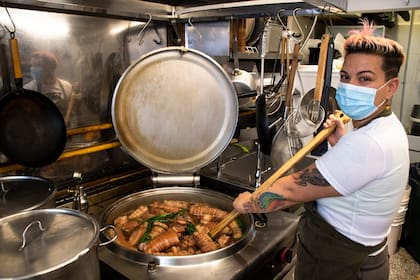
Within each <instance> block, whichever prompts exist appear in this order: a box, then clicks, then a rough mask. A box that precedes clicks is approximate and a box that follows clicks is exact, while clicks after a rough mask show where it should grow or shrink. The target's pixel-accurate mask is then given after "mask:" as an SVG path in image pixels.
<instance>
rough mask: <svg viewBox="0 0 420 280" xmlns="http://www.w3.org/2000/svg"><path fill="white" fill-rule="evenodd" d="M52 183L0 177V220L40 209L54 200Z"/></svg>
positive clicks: (34, 179) (42, 179) (25, 177)
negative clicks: (25, 211) (22, 212)
mask: <svg viewBox="0 0 420 280" xmlns="http://www.w3.org/2000/svg"><path fill="white" fill-rule="evenodd" d="M55 193H56V187H55V185H54V184H53V182H52V181H49V180H47V179H44V178H40V177H31V176H6V177H0V194H1V200H0V218H1V217H6V216H9V215H12V214H15V213H18V212H20V211H24V210H33V209H37V208H41V207H42V206H44V205H46V204H48V202H50V201H51V200H53V199H54V195H55Z"/></svg>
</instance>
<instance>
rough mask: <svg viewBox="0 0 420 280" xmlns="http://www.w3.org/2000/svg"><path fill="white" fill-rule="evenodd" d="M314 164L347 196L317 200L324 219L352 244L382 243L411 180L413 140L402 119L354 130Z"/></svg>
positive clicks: (388, 119) (383, 120)
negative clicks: (411, 148)
mask: <svg viewBox="0 0 420 280" xmlns="http://www.w3.org/2000/svg"><path fill="white" fill-rule="evenodd" d="M315 164H316V166H317V168H318V170H319V171H320V172H321V174H322V175H323V176H324V178H325V179H326V180H327V181H328V182H329V183H330V185H331V186H333V187H334V188H335V189H336V190H337V191H338V192H339V193H340V194H341V195H342V196H339V197H331V198H323V199H318V200H317V204H318V212H319V213H320V215H321V216H322V217H324V219H325V220H327V221H328V222H329V223H330V224H331V225H332V226H333V227H334V228H335V229H336V230H337V231H339V232H340V233H342V234H344V235H345V236H347V237H348V238H350V239H352V240H353V241H356V242H358V243H361V244H364V245H376V244H378V243H380V242H381V241H382V240H383V239H384V238H385V237H386V236H387V234H388V231H389V228H390V225H391V223H392V221H393V219H394V216H395V214H396V211H397V210H398V209H399V205H400V203H401V199H402V195H403V193H404V188H405V187H406V185H407V182H408V173H409V164H410V162H409V152H408V140H407V135H406V132H405V130H404V128H403V126H402V125H401V123H400V121H399V120H398V118H397V117H396V116H395V115H394V114H391V115H390V116H388V117H382V118H377V119H374V120H373V121H372V122H371V123H369V124H368V125H366V126H364V127H361V128H359V129H355V130H353V131H351V132H349V133H348V134H346V135H345V136H343V137H342V138H341V139H340V141H339V142H338V143H337V144H336V145H335V146H334V147H333V148H331V149H330V150H328V152H326V153H325V154H324V155H323V156H321V157H320V158H319V159H318V160H317V161H316V162H315Z"/></svg>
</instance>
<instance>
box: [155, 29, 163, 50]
mask: <svg viewBox="0 0 420 280" xmlns="http://www.w3.org/2000/svg"><path fill="white" fill-rule="evenodd" d="M154 29H155V33H156V35H157V36H158V40H156V39H153V42H155V44H156V45H161V44H162V43H163V40H162V37H161V36H160V33H159V30H158V28H157V26H156V25H155V26H154Z"/></svg>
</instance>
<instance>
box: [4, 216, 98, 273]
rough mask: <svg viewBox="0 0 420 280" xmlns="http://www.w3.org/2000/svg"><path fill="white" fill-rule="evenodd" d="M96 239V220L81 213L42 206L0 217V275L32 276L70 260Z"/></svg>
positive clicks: (61, 265) (66, 263) (93, 243)
mask: <svg viewBox="0 0 420 280" xmlns="http://www.w3.org/2000/svg"><path fill="white" fill-rule="evenodd" d="M98 238H99V226H98V223H97V222H96V221H95V220H94V219H93V218H91V217H90V216H88V215H87V214H84V213H82V212H78V211H74V210H67V209H42V210H31V211H25V212H20V213H17V214H14V215H10V216H8V217H5V218H2V219H0V243H1V244H2V245H1V247H0V263H1V265H0V278H9V279H11V278H14V279H15V278H20V279H23V278H27V279H29V278H32V277H36V276H39V275H44V274H47V273H49V272H51V271H56V270H59V269H60V268H62V267H64V266H66V265H68V264H70V263H73V262H75V261H77V260H78V258H80V257H81V256H83V255H85V254H87V252H89V250H90V249H91V248H92V246H95V243H96V242H97V240H98Z"/></svg>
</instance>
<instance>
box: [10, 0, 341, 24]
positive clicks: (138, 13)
mask: <svg viewBox="0 0 420 280" xmlns="http://www.w3.org/2000/svg"><path fill="white" fill-rule="evenodd" d="M344 1H346V0H344ZM184 2H185V3H186V2H187V1H184ZM189 2H193V4H191V5H173V4H171V3H180V2H179V1H178V2H177V1H159V2H153V1H137V0H112V1H103V0H64V1H63V0H5V1H3V3H4V5H6V6H8V7H14V8H25V9H34V10H43V11H52V12H62V13H72V14H83V15H94V16H103V17H118V18H126V19H134V20H144V19H148V14H151V15H152V19H153V20H156V21H170V20H173V19H175V20H180V21H182V20H188V19H191V18H194V20H218V19H221V18H225V19H226V18H229V17H262V16H275V15H276V14H277V13H279V12H281V13H282V15H291V13H292V11H293V10H295V9H296V8H299V10H298V11H297V12H296V14H297V15H299V14H306V15H307V14H316V13H320V12H321V10H322V9H324V8H328V11H329V12H330V11H332V10H331V9H335V6H331V4H330V2H331V1H326V0H306V1H303V0H277V1H272V0H251V1H236V2H232V1H223V0H218V1H217V0H215V1H204V0H201V1H189Z"/></svg>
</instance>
